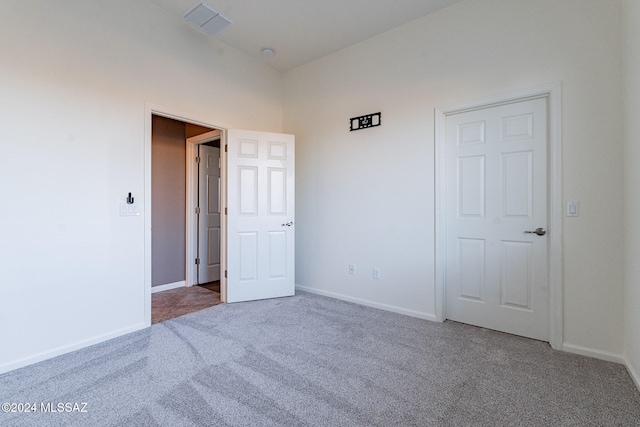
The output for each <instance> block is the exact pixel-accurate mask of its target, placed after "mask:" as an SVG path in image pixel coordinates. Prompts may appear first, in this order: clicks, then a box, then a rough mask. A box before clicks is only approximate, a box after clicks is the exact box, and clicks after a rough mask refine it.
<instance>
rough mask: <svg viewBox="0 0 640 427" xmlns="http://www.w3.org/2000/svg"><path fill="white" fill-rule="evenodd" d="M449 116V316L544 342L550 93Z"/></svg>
mask: <svg viewBox="0 0 640 427" xmlns="http://www.w3.org/2000/svg"><path fill="white" fill-rule="evenodd" d="M445 120H446V122H445V132H446V134H445V138H446V146H445V158H446V164H445V186H446V195H445V211H446V213H445V224H446V225H445V228H446V229H445V246H446V249H445V250H446V260H445V264H446V265H445V292H446V317H447V318H448V319H451V320H455V321H459V322H463V323H468V324H472V325H476V326H481V327H486V328H489V329H495V330H499V331H503V332H508V333H512V334H517V335H522V336H525V337H529V338H534V339H539V340H544V341H548V340H549V314H548V313H549V302H548V295H549V284H548V244H547V240H548V239H547V234H546V231H547V230H546V228H547V218H548V215H547V139H548V135H547V99H546V98H539V99H533V100H526V101H520V102H515V103H510V104H506V105H500V106H495V107H491V108H485V109H479V110H473V111H468V112H463V113H457V114H452V115H448V116H447V117H446V119H445ZM535 230H538V234H536V233H531V232H532V231H535ZM551 231H553V230H551Z"/></svg>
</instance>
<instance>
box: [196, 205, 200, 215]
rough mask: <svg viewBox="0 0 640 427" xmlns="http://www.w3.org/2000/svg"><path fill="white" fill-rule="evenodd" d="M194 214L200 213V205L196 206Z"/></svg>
mask: <svg viewBox="0 0 640 427" xmlns="http://www.w3.org/2000/svg"><path fill="white" fill-rule="evenodd" d="M196 215H200V206H198V207H197V208H196Z"/></svg>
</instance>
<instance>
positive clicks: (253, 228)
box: [144, 103, 295, 326]
mask: <svg viewBox="0 0 640 427" xmlns="http://www.w3.org/2000/svg"><path fill="white" fill-rule="evenodd" d="M154 115H157V116H162V117H166V118H170V119H174V120H178V121H183V122H186V123H191V124H193V125H197V126H204V127H208V128H211V129H216V130H219V131H220V132H221V135H220V136H221V150H220V156H221V161H220V166H221V169H220V200H221V206H220V211H221V212H224V214H223V215H222V218H223V219H222V220H221V224H220V228H221V231H220V234H221V237H220V240H221V244H220V248H221V250H220V266H221V267H220V268H221V271H220V293H221V299H222V301H223V302H240V301H251V300H257V299H265V298H277V297H285V296H292V295H294V294H295V226H294V224H295V185H294V183H295V137H294V136H293V135H286V134H280V133H273V132H260V131H243V130H238V129H230V128H229V126H225V125H222V124H218V123H215V122H214V121H212V120H210V119H207V118H206V117H198V116H197V115H194V114H191V113H185V112H182V111H180V110H176V109H173V108H169V107H166V106H158V105H154V104H150V103H146V104H145V144H144V150H145V155H144V158H145V168H144V169H145V179H144V181H145V185H144V189H145V194H144V222H145V245H144V246H145V253H144V271H145V284H144V288H145V307H144V311H145V324H146V325H147V326H150V325H151V293H152V291H151V276H152V274H151V272H152V251H151V248H152V214H153V211H152V203H151V202H152V191H151V190H152V181H151V170H152V144H151V133H152V117H153V116H154ZM222 145H224V149H222ZM195 147H196V144H187V151H188V152H187V155H190V154H189V151H193V150H194V148H195ZM186 163H187V168H189V167H190V166H189V165H191V162H186ZM228 170H229V171H231V172H228ZM192 175H193V171H189V170H188V171H187V177H189V176H192ZM194 182H195V180H192V182H191V184H187V207H186V209H187V212H186V221H187V236H194V235H195V230H196V229H197V224H196V221H195V219H193V216H194V215H192V214H191V212H193V210H192V209H194V208H195V207H196V206H195V204H194V203H195V202H194V200H195V199H196V198H197V189H196V187H197V186H196V185H195V184H194ZM186 246H187V248H186V253H187V255H186V284H187V285H189V284H193V283H195V281H196V280H197V279H196V277H197V272H196V270H195V268H194V266H195V259H196V258H195V255H196V254H197V248H194V239H190V238H187V245H186ZM228 253H229V256H227V254H228ZM223 270H224V273H223V272H222V271H223ZM186 287H189V286H186ZM228 295H230V297H228Z"/></svg>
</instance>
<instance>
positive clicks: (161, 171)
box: [151, 115, 186, 286]
mask: <svg viewBox="0 0 640 427" xmlns="http://www.w3.org/2000/svg"><path fill="white" fill-rule="evenodd" d="M151 135H152V136H151V200H152V202H151V212H152V216H151V227H152V230H151V286H159V285H166V284H169V283H174V282H180V281H183V280H185V256H186V255H185V247H186V244H185V241H186V235H185V228H186V227H185V222H186V218H185V209H186V166H185V163H186V148H185V139H186V126H185V123H183V122H180V121H177V120H172V119H167V118H165V117H160V116H155V115H154V116H153V122H152V131H151Z"/></svg>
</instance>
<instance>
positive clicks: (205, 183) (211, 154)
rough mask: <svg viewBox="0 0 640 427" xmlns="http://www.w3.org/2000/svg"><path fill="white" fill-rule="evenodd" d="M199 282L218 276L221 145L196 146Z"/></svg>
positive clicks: (213, 279) (214, 278) (212, 279)
mask: <svg viewBox="0 0 640 427" xmlns="http://www.w3.org/2000/svg"><path fill="white" fill-rule="evenodd" d="M198 157H199V158H200V163H199V164H198V207H199V214H198V260H199V264H198V283H199V284H202V283H208V282H214V281H216V280H220V243H221V240H220V237H221V233H220V148H218V147H212V146H208V145H199V146H198Z"/></svg>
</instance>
